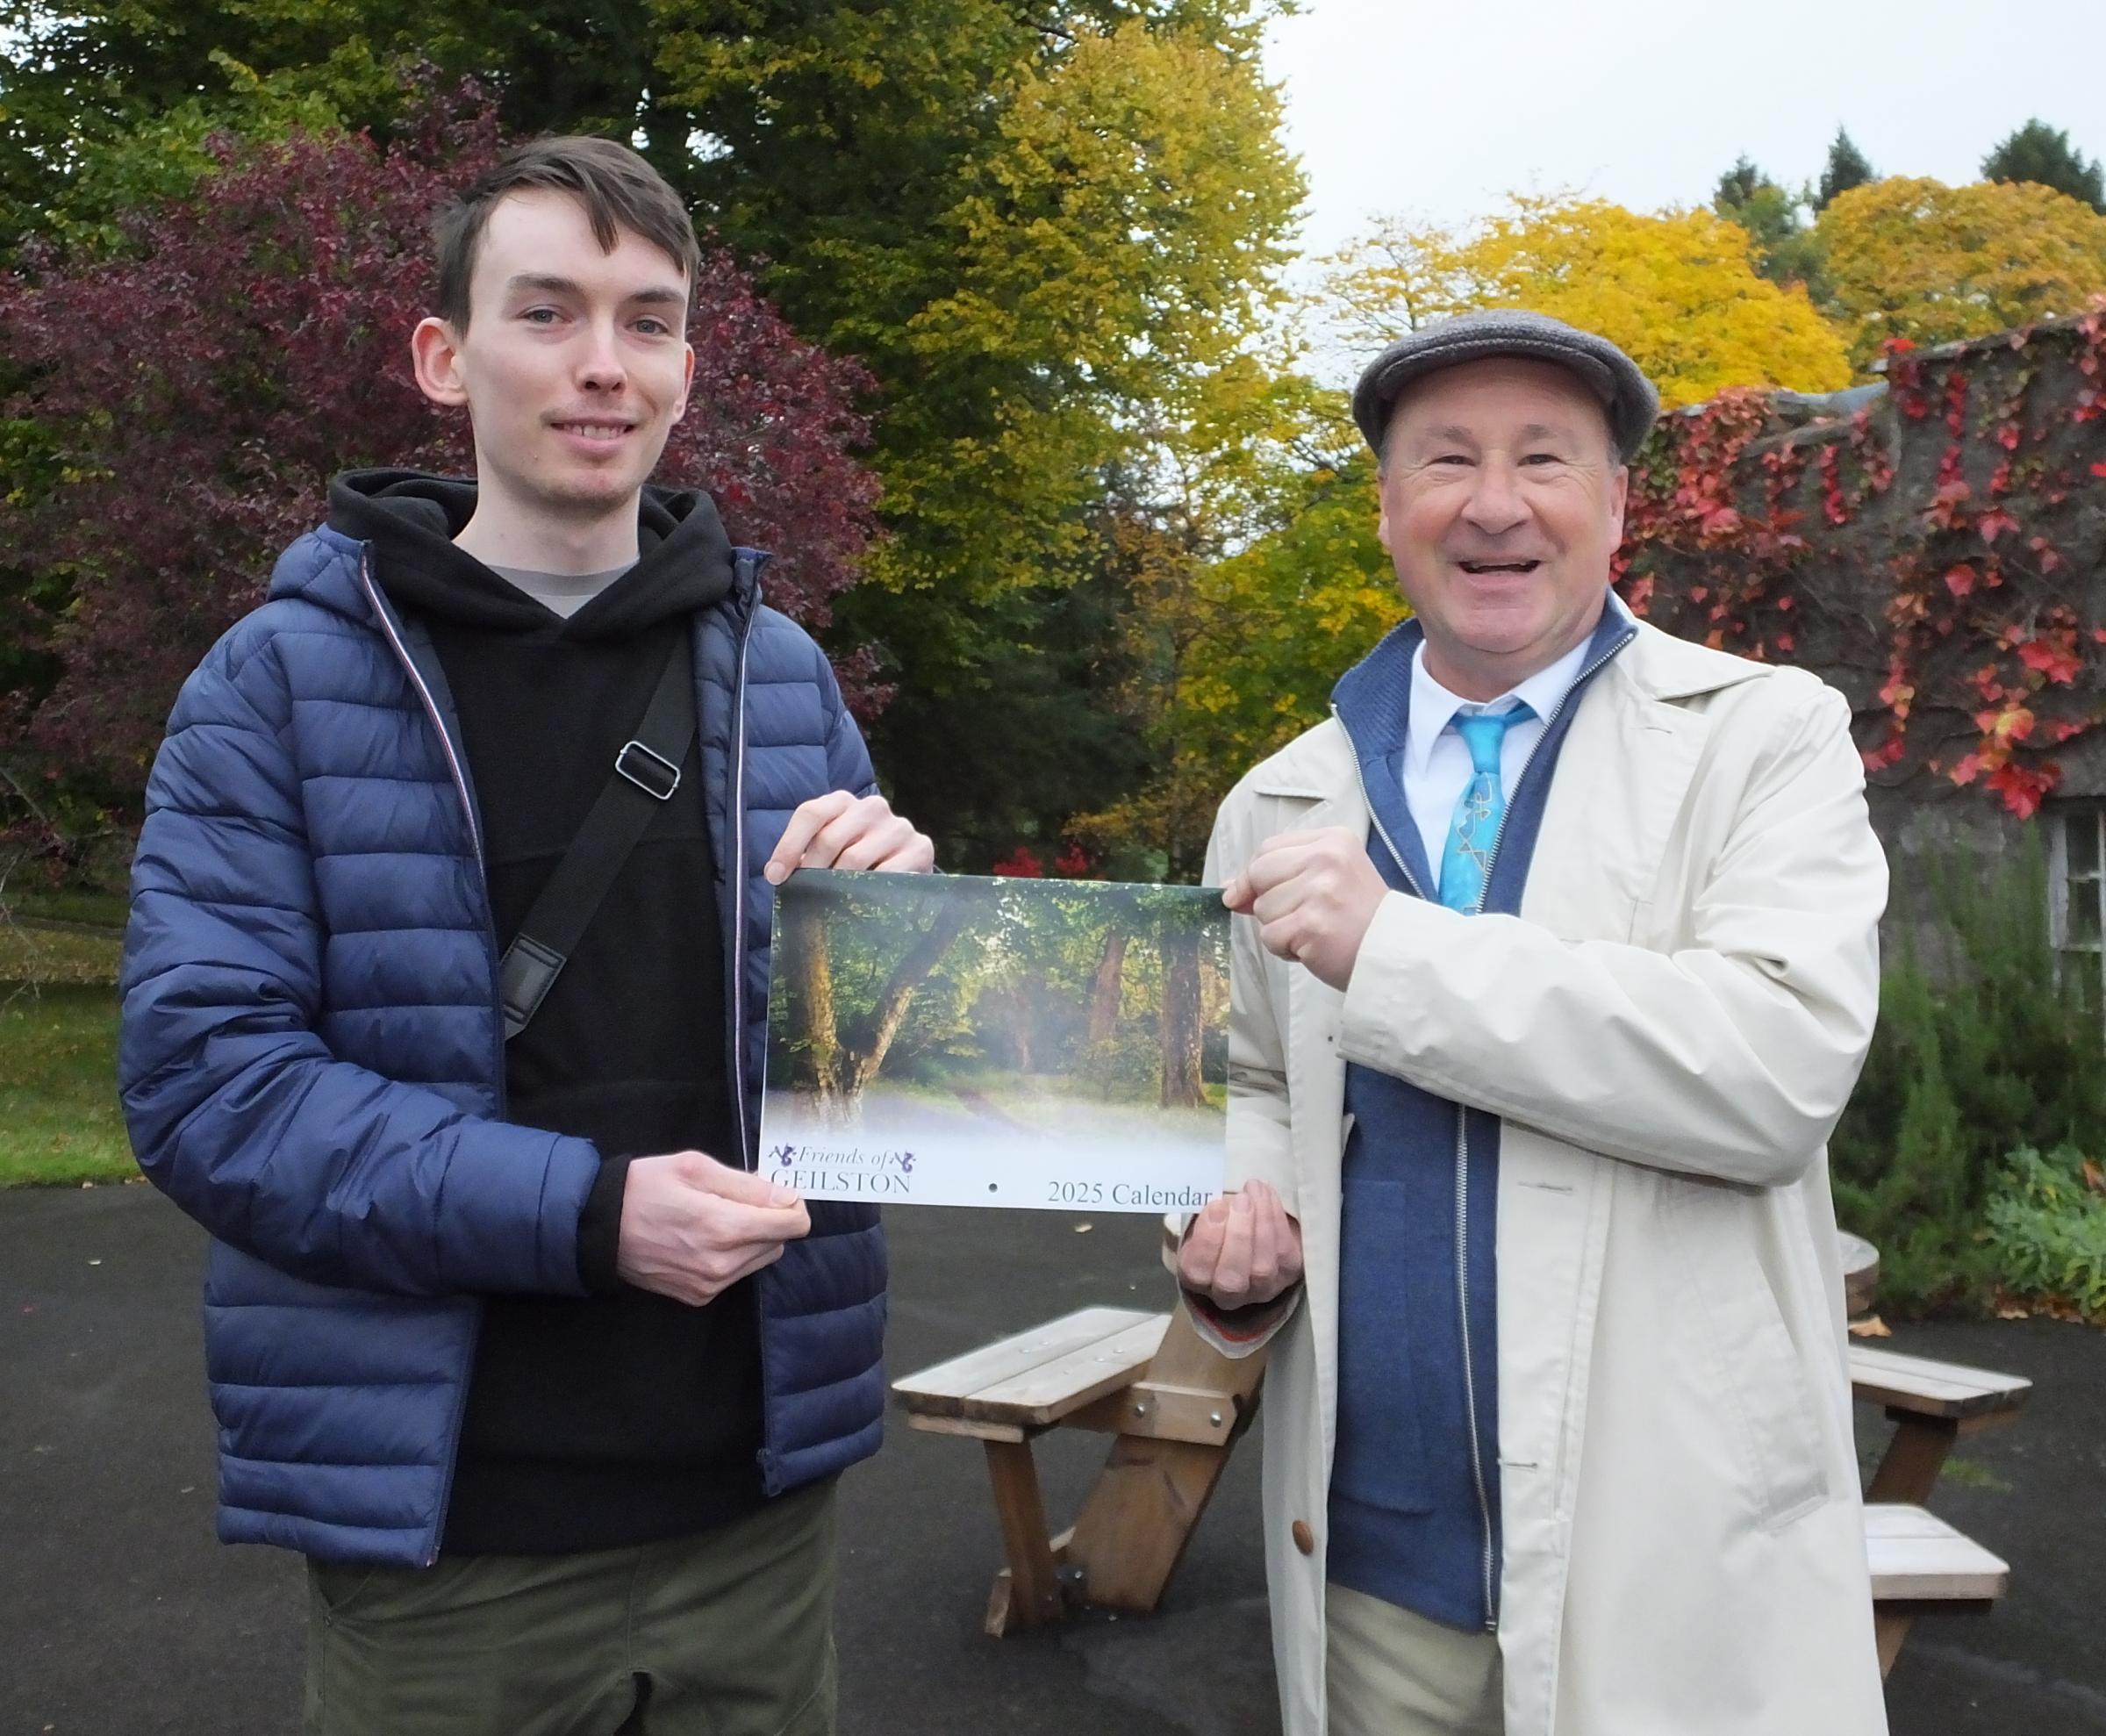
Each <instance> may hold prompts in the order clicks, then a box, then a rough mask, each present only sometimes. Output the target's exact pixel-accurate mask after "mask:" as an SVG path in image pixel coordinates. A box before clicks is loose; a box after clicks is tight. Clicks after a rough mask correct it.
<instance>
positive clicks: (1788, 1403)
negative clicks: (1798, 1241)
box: [1663, 1178, 1829, 1531]
mask: <svg viewBox="0 0 2106 1736" xmlns="http://www.w3.org/2000/svg"><path fill="white" fill-rule="evenodd" d="M1663 1183H1664V1187H1665V1191H1666V1193H1667V1196H1668V1203H1669V1210H1668V1212H1667V1214H1666V1216H1667V1221H1668V1230H1669V1236H1670V1239H1671V1240H1672V1242H1673V1245H1674V1248H1675V1250H1676V1252H1677V1255H1678V1256H1679V1258H1680V1263H1681V1267H1682V1280H1683V1283H1684V1285H1685V1286H1686V1288H1687V1294H1688V1295H1689V1297H1690V1299H1691V1302H1692V1307H1691V1309H1690V1317H1689V1320H1688V1322H1687V1324H1688V1325H1689V1327H1690V1328H1691V1329H1692V1331H1693V1334H1694V1338H1695V1344H1694V1355H1695V1356H1697V1357H1698V1358H1699V1359H1700V1363H1701V1367H1700V1369H1699V1371H1698V1372H1699V1373H1700V1374H1701V1378H1702V1379H1703V1381H1704V1383H1705V1385H1706V1386H1707V1387H1708V1388H1709V1389H1710V1390H1711V1391H1712V1392H1714V1393H1715V1394H1716V1396H1717V1401H1718V1421H1719V1424H1720V1426H1721V1427H1723V1428H1724V1429H1726V1430H1728V1431H1730V1433H1731V1436H1732V1439H1733V1445H1734V1450H1735V1453H1736V1457H1737V1462H1738V1465H1739V1467H1740V1472H1741V1476H1742V1479H1743V1481H1744V1485H1745V1487H1746V1489H1747V1491H1748V1494H1749V1496H1750V1498H1751V1500H1752V1502H1753V1503H1754V1507H1755V1519H1756V1523H1757V1524H1759V1525H1760V1526H1762V1527H1763V1528H1764V1529H1765V1530H1767V1531H1780V1530H1782V1529H1783V1528H1784V1527H1785V1526H1787V1525H1788V1524H1791V1522H1792V1521H1793V1520H1794V1519H1796V1518H1798V1517H1801V1516H1802V1514H1804V1513H1806V1512H1808V1511H1809V1510H1811V1509H1813V1508H1815V1507H1817V1506H1819V1505H1820V1504H1821V1503H1823V1502H1824V1501H1826V1500H1827V1499H1828V1495H1829V1486H1828V1472H1827V1469H1826V1467H1825V1465H1824V1462H1823V1453H1822V1450H1821V1430H1820V1423H1819V1419H1818V1415H1817V1413H1816V1410H1815V1408H1814V1406H1815V1396H1814V1392H1813V1388H1812V1387H1811V1385H1810V1383H1809V1381H1808V1379H1807V1373H1806V1368H1805V1366H1804V1365H1803V1363H1802V1360H1801V1359H1800V1355H1799V1352H1798V1349H1797V1347H1796V1346H1795V1345H1794V1344H1793V1342H1792V1335H1791V1332H1790V1330H1789V1329H1788V1328H1787V1326H1786V1325H1785V1323H1784V1313H1783V1310H1782V1309H1780V1308H1779V1307H1778V1305H1777V1295H1776V1292H1775V1291H1774V1290H1773V1288H1771V1286H1770V1280H1769V1276H1768V1274H1767V1273H1766V1272H1765V1271H1764V1270H1763V1266H1762V1261H1761V1259H1760V1258H1759V1256H1758V1255H1757V1253H1756V1238H1757V1237H1758V1235H1759V1233H1760V1225H1759V1214H1760V1211H1761V1205H1760V1202H1759V1199H1758V1198H1756V1197H1754V1196H1751V1194H1749V1193H1748V1192H1747V1191H1745V1190H1744V1189H1741V1188H1737V1187H1729V1186H1726V1185H1724V1184H1723V1183H1717V1182H1703V1181H1694V1180H1682V1179H1680V1178H1664V1179H1663Z"/></svg>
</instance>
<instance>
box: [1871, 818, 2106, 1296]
mask: <svg viewBox="0 0 2106 1736" xmlns="http://www.w3.org/2000/svg"><path fill="white" fill-rule="evenodd" d="M1930 879H1931V900H1932V904H1933V908H1934V913H1935V915H1937V917H1938V929H1939V932H1940V933H1941V934H1942V935H1943V936H1944V937H1945V942H1946V943H1947V950H1948V956H1947V957H1945V958H1941V959H1938V960H1937V961H1935V962H1936V966H1937V968H1936V969H1935V971H1934V970H1933V969H1932V968H1931V965H1930V964H1928V963H1926V962H1925V961H1923V960H1922V959H1920V958H1917V957H1916V955H1915V954H1914V952H1913V951H1912V950H1905V951H1904V953H1903V955H1902V957H1901V958H1899V959H1897V960H1895V962H1894V963H1893V965H1891V966H1890V967H1889V969H1888V972H1887V974H1886V977H1885V979H1884V981H1883V982H1882V984H1881V987H1880V1026H1879V1030H1878V1033H1877V1035H1876V1036H1875V1037H1874V1038H1873V1045H1872V1051H1871V1053H1870V1055H1869V1056H1868V1057H1867V1058H1866V1065H1865V1072H1864V1076H1863V1078H1862V1079H1861V1080H1859V1086H1858V1090H1857V1093H1856V1094H1855V1095H1854V1096H1853V1097H1852V1100H1851V1103H1850V1107H1849V1108H1848V1110H1846V1111H1845V1115H1844V1116H1843V1120H1842V1123H1841V1124H1840V1125H1839V1126H1838V1127H1837V1130H1836V1134H1835V1137H1834V1139H1833V1141H1832V1142H1831V1144H1830V1168H1831V1173H1832V1176H1833V1180H1834V1186H1835V1194H1836V1209H1837V1216H1838V1217H1839V1218H1840V1220H1841V1221H1842V1223H1843V1225H1844V1227H1845V1229H1848V1230H1855V1231H1856V1232H1857V1233H1858V1234H1859V1235H1860V1236H1863V1237H1866V1238H1867V1239H1869V1240H1870V1241H1872V1242H1873V1244H1874V1245H1877V1247H1878V1248H1879V1250H1880V1306H1881V1307H1882V1308H1883V1309H1888V1310H1890V1311H1892V1312H1895V1313H1899V1314H1911V1313H1924V1312H1931V1311H1936V1310H1939V1309H1954V1308H1959V1309H1973V1308H1981V1307H1985V1306H1987V1305H1988V1302H1990V1301H1991V1300H1992V1298H1993V1296H1994V1295H1995V1290H1996V1288H1997V1286H1998V1284H1999V1283H2000V1282H2001V1283H2002V1284H2004V1285H2006V1286H2007V1288H2013V1289H2016V1288H2020V1286H2019V1285H2018V1284H2016V1283H2014V1282H2013V1281H2012V1280H2013V1279H2014V1277H2015V1276H2016V1275H2017V1274H2016V1273H2009V1272H2006V1271H2004V1270H2002V1269H2001V1266H2000V1262H2004V1261H2008V1260H2009V1259H2012V1258H2014V1257H2015V1254H2014V1250H2015V1249H2016V1247H2017V1245H2018V1244H2017V1243H2016V1242H2014V1241H2013V1240H2012V1239H2011V1238H2010V1237H2009V1236H2006V1237H2002V1238H2001V1239H2000V1238H1999V1237H1998V1236H1997V1235H1996V1234H1994V1233H1992V1221H1991V1209H1992V1205H1993V1203H1995V1202H2001V1201H2002V1200H2004V1199H2005V1198H2006V1197H2008V1196H2010V1195H2012V1194H2013V1193H2014V1190H2016V1194H2018V1195H2020V1196H2023V1195H2024V1193H2025V1190H2026V1189H2027V1188H2028V1187H2031V1180H2030V1177H2031V1172H2030V1171H2028V1170H2025V1169H2024V1166H2019V1168H2018V1169H2017V1170H2013V1168H2012V1167H2011V1164H2010V1159H2011V1154H2012V1153H2013V1152H2015V1151H2019V1150H2020V1149H2021V1148H2029V1149H2031V1151H2036V1152H2038V1151H2061V1150H2062V1148H2065V1147H2068V1148H2072V1149H2074V1151H2077V1152H2106V1024H2102V1020H2101V1013H2100V1008H2099V1007H2098V1005H2097V994H2096V990H2095V985H2092V984H2091V983H2090V981H2089V979H2087V980H2086V981H2085V982H2078V981H2075V980H2067V981H2065V980H2059V979H2058V973H2057V971H2056V967H2055V957H2054V953H2053V951H2052V948H2051V946H2050V944H2049V940H2048V930H2047V872H2046V865H2045V856H2044V852H2043V850H2042V849H2041V847H2040V844H2039V841H2038V838H2037V837H2033V838H2031V840H2030V842H2029V843H2028V845H2027V847H2026V849H2025V850H2024V851H2023V852H2022V853H2021V854H2020V856H2019V857H2017V859H2016V861H2015V862H2011V861H2004V862H1983V861H1979V860H1974V859H1954V860H1951V861H1947V862H1945V863H1943V864H1934V866H1933V869H1932V872H1931V877H1930ZM1912 914H1913V913H1911V912H1909V911H1906V910H1904V912H1903V915H1905V916H1907V915H1912ZM1903 929H1904V932H1905V933H1913V931H1914V929H1915V924H1914V922H1904V924H1903ZM2029 1209H2037V1206H2036V1208H2029ZM2029 1221H2030V1220H2029ZM2037 1241H2038V1237H2034V1238H2033V1241H2031V1242H2029V1243H2028V1244H2027V1245H2033V1243H2034V1242H2037ZM2057 1245H2058V1246H2059V1243H2058V1244H2057ZM2026 1258H2027V1259H2031V1258H2032V1257H2031V1256H2030V1255H2029V1256H2026Z"/></svg>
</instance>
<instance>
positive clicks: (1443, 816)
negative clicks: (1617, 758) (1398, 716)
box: [1398, 635, 1593, 896]
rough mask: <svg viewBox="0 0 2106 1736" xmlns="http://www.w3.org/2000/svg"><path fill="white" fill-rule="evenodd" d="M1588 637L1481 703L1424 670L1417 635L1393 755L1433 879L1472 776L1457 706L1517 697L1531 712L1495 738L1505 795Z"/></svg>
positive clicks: (1489, 705)
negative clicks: (1407, 702)
mask: <svg viewBox="0 0 2106 1736" xmlns="http://www.w3.org/2000/svg"><path fill="white" fill-rule="evenodd" d="M1592 642H1593V639H1592V635H1589V636H1588V637H1587V638H1586V639H1582V640H1581V641H1580V642H1579V643H1578V644H1577V645H1575V646H1573V647H1572V649H1571V650H1569V651H1567V652H1566V653H1565V655H1564V656H1561V657H1559V658H1558V661H1557V662H1556V663H1554V664H1551V666H1550V667H1549V668H1548V669H1539V670H1537V671H1536V673H1535V674H1533V675H1531V676H1530V677H1529V678H1528V679H1527V680H1526V681H1522V682H1521V683H1519V684H1517V685H1515V686H1514V687H1511V688H1509V689H1508V691H1507V692H1504V693H1501V695H1500V696H1499V697H1498V698H1497V699H1487V700H1486V701H1485V702H1484V703H1482V704H1479V703H1478V702H1476V701H1474V700H1471V699H1464V698H1462V697H1461V695H1459V694H1457V693H1451V692H1449V691H1448V690H1447V689H1446V688H1445V687H1443V686H1442V685H1441V684H1440V683H1439V682H1438V681H1436V680H1435V679H1434V678H1433V677H1432V676H1430V675H1429V674H1428V673H1427V672H1426V645H1425V642H1424V641H1423V640H1422V641H1421V642H1420V643H1419V649H1417V650H1416V651H1415V652H1413V653H1412V658H1411V720H1410V723H1409V726H1408V728H1406V730H1405V734H1404V751H1403V753H1402V754H1401V755H1400V756H1399V757H1398V758H1399V764H1398V773H1399V776H1400V778H1401V779H1402V781H1403V785H1404V803H1405V806H1406V807H1408V808H1409V809H1410V810H1411V818H1412V823H1413V824H1414V825H1415V826H1416V827H1417V828H1418V829H1419V842H1420V843H1422V844H1424V845H1425V847H1426V863H1427V865H1428V866H1429V868H1431V869H1432V871H1433V875H1434V879H1436V880H1438V879H1439V878H1440V873H1441V855H1442V852H1443V850H1446V849H1447V847H1448V829H1449V827H1450V826H1451V825H1452V824H1453V823H1454V820H1455V805H1456V803H1457V802H1458V800H1461V798H1462V793H1463V789H1464V786H1466V785H1467V784H1468V783H1469V781H1470V778H1471V776H1472V767H1471V764H1470V750H1469V747H1468V746H1467V745H1466V744H1465V742H1464V741H1463V738H1462V735H1460V733H1459V732H1458V730H1457V729H1456V728H1455V727H1454V726H1455V717H1456V714H1457V713H1458V712H1462V713H1475V712H1502V711H1508V710H1510V709H1512V707H1514V705H1515V703H1516V702H1519V703H1521V704H1523V705H1526V706H1527V707H1529V710H1530V711H1531V712H1533V713H1534V714H1535V715H1534V716H1532V717H1528V718H1524V719H1522V721H1520V722H1518V723H1515V724H1513V725H1511V726H1510V727H1509V728H1508V730H1507V734H1506V739H1505V741H1504V742H1501V744H1500V752H1499V776H1500V782H1501V785H1502V786H1504V787H1505V790H1506V793H1507V797H1508V800H1512V799H1513V795H1514V792H1515V787H1516V786H1518V785H1519V784H1520V782H1521V774H1522V768H1523V767H1525V766H1526V765H1527V764H1528V763H1529V755H1531V754H1532V753H1534V752H1535V751H1536V746H1537V742H1541V741H1542V740H1543V732H1544V728H1545V727H1546V725H1547V723H1548V721H1549V719H1550V718H1551V716H1552V715H1553V714H1555V713H1556V712H1557V709H1558V707H1559V706H1561V705H1563V704H1564V703H1565V694H1566V693H1568V692H1571V690H1572V683H1573V682H1574V681H1576V680H1578V679H1579V671H1580V669H1581V668H1582V666H1583V665H1584V664H1586V661H1587V647H1588V645H1589V644H1591V643H1592ZM1426 892H1427V893H1428V895H1429V896H1430V895H1431V894H1432V892H1433V888H1432V887H1431V886H1428V887H1427V888H1426Z"/></svg>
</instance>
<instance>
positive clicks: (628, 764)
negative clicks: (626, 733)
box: [614, 741, 680, 801]
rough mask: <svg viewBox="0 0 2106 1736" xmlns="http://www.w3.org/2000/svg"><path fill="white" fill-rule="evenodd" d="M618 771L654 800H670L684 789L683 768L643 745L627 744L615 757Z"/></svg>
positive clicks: (634, 742)
mask: <svg viewBox="0 0 2106 1736" xmlns="http://www.w3.org/2000/svg"><path fill="white" fill-rule="evenodd" d="M614 769H615V771H619V772H620V774H621V775H622V776H623V777H624V778H627V779H628V780H629V782H630V783H632V784H634V785H635V786H636V787H637V788H638V789H640V790H641V791H642V792H643V793H644V794H646V795H647V796H648V797H650V798H651V800H654V801H670V800H672V795H673V792H674V791H675V790H677V789H678V788H679V787H680V768H679V767H678V766H677V765H675V764H673V762H672V761H671V760H670V759H668V758H667V757H665V756H664V755H663V754H662V753H654V752H653V751H652V750H650V749H649V748H647V747H645V746H644V744H643V743H642V742H636V741H632V742H627V743H625V744H624V745H623V747H622V750H621V751H620V753H618V754H616V755H615V756H614Z"/></svg>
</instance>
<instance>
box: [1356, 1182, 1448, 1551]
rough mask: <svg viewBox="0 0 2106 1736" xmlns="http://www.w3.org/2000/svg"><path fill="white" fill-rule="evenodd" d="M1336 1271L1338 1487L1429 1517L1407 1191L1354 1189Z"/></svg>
mask: <svg viewBox="0 0 2106 1736" xmlns="http://www.w3.org/2000/svg"><path fill="white" fill-rule="evenodd" d="M1345 1191H1346V1198H1345V1202H1344V1209H1343V1215H1342V1217H1341V1220H1340V1225H1339V1230H1340V1235H1339V1255H1338V1258H1339V1266H1338V1440H1337V1446H1336V1450H1335V1453H1334V1454H1333V1457H1332V1461H1331V1488H1332V1489H1333V1491H1334V1492H1335V1493H1336V1494H1339V1495H1343V1496H1345V1497H1346V1498H1347V1499H1348V1500H1350V1501H1357V1502H1359V1503H1362V1504H1363V1505H1365V1506H1369V1507H1379V1508H1381V1509H1383V1510H1386V1511H1388V1512H1393V1513H1429V1512H1431V1511H1432V1510H1433V1495H1432V1485H1431V1482H1430V1480H1429V1476H1428V1474H1427V1464H1426V1439H1425V1429H1424V1426H1423V1424H1422V1420H1421V1405H1422V1401H1423V1398H1424V1394H1423V1392H1422V1388H1421V1387H1420V1384H1419V1380H1418V1374H1417V1370H1416V1368H1415V1366H1414V1358H1413V1354H1412V1339H1413V1334H1414V1322H1413V1320H1412V1319H1411V1309H1410V1307H1409V1303H1408V1297H1407V1288H1408V1287H1407V1285H1406V1283H1405V1281H1404V1279H1405V1273H1406V1269H1407V1262H1408V1261H1409V1260H1410V1259H1413V1258H1414V1254H1413V1252H1412V1249H1413V1243H1414V1240H1415V1237H1413V1236H1412V1235H1411V1233H1410V1223H1409V1216H1410V1215H1409V1213H1408V1210H1407V1209H1406V1208H1407V1205H1408V1200H1407V1196H1406V1194H1405V1190H1404V1189H1403V1188H1402V1187H1399V1186H1398V1185H1397V1184H1395V1183H1394V1182H1388V1181H1359V1182H1350V1183H1348V1185H1347V1187H1346V1190H1345Z"/></svg>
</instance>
